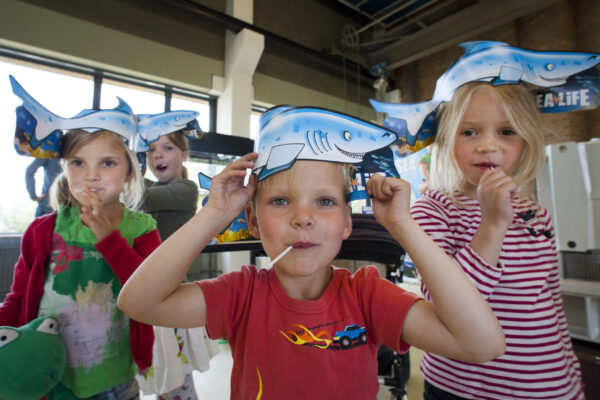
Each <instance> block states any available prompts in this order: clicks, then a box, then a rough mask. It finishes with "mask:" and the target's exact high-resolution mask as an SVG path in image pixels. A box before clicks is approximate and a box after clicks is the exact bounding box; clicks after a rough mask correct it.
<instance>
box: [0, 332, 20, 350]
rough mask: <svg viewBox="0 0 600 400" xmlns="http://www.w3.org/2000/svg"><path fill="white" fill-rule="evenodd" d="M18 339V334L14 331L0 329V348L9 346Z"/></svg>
mask: <svg viewBox="0 0 600 400" xmlns="http://www.w3.org/2000/svg"><path fill="white" fill-rule="evenodd" d="M18 337H19V332H17V331H15V330H14V329H7V328H3V329H0V347H2V346H4V345H6V344H9V343H10V342H12V341H13V340H15V339H16V338H18Z"/></svg>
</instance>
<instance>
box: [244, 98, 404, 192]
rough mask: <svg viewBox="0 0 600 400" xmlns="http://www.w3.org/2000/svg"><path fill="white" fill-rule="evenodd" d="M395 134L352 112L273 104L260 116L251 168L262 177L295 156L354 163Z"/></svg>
mask: <svg viewBox="0 0 600 400" xmlns="http://www.w3.org/2000/svg"><path fill="white" fill-rule="evenodd" d="M396 139H397V137H396V135H395V134H394V133H393V132H392V131H390V130H387V129H385V128H383V127H380V126H377V125H373V124H371V123H369V122H367V121H363V120H361V119H358V118H354V117H352V116H349V115H346V114H341V113H337V112H333V111H329V110H325V109H322V108H316V107H292V106H276V107H273V108H271V109H269V110H267V111H266V112H265V113H264V114H263V115H261V118H260V131H259V135H258V139H257V140H256V142H255V144H254V150H255V151H256V152H257V153H258V159H257V160H256V163H255V166H254V169H253V171H252V172H254V173H255V174H257V175H258V179H259V180H262V179H264V178H266V177H267V176H269V175H271V174H274V173H276V172H278V171H282V170H285V169H287V168H289V167H290V166H291V165H292V164H293V163H294V162H295V161H296V160H317V161H332V162H340V163H349V164H357V163H360V162H362V160H363V157H364V155H365V153H368V152H371V151H374V150H377V149H380V148H382V147H385V146H389V145H390V144H392V143H393V142H394V141H395V140H396Z"/></svg>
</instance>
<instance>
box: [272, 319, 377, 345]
mask: <svg viewBox="0 0 600 400" xmlns="http://www.w3.org/2000/svg"><path fill="white" fill-rule="evenodd" d="M292 326H295V327H298V328H300V329H295V330H291V329H289V330H288V331H287V334H286V333H284V332H282V331H279V332H280V333H281V334H282V335H283V336H284V337H285V338H286V339H287V340H289V341H290V342H292V343H293V344H296V345H299V346H310V347H316V348H319V349H329V350H350V349H352V348H354V347H357V346H361V345H364V344H367V331H366V329H365V328H364V327H362V326H359V325H357V324H350V325H346V326H345V327H344V329H343V330H341V331H337V330H336V331H335V334H334V335H331V334H330V333H329V332H327V331H326V330H324V329H323V330H321V331H319V332H318V333H313V332H312V331H311V330H310V329H309V328H307V327H306V326H304V325H301V324H294V325H292Z"/></svg>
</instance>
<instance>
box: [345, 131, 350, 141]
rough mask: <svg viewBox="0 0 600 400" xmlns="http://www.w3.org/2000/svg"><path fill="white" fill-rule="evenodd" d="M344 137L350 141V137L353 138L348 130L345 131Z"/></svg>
mask: <svg viewBox="0 0 600 400" xmlns="http://www.w3.org/2000/svg"><path fill="white" fill-rule="evenodd" d="M344 139H346V140H348V141H349V140H350V139H352V134H351V133H350V132H348V131H344Z"/></svg>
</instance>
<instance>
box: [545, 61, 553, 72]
mask: <svg viewBox="0 0 600 400" xmlns="http://www.w3.org/2000/svg"><path fill="white" fill-rule="evenodd" d="M544 67H545V68H546V70H548V71H552V70H553V69H554V64H552V63H548V64H546V65H544Z"/></svg>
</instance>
